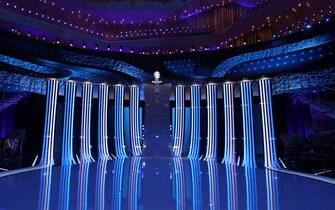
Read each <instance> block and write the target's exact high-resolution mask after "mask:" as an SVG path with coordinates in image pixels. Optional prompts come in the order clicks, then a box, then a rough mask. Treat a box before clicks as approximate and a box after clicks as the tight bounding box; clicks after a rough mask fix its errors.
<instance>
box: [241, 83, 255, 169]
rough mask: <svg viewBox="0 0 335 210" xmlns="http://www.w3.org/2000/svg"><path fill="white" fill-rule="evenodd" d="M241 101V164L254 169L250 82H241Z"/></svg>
mask: <svg viewBox="0 0 335 210" xmlns="http://www.w3.org/2000/svg"><path fill="white" fill-rule="evenodd" d="M241 101H242V104H241V106H242V119H243V145H244V153H243V163H242V166H245V167H252V168H254V167H256V158H255V143H254V142H255V141H254V123H253V114H252V86H251V81H249V80H245V81H242V82H241Z"/></svg>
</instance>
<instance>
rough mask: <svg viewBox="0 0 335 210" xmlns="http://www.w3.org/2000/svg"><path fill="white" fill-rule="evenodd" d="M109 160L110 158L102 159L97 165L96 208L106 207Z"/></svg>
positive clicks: (102, 208)
mask: <svg viewBox="0 0 335 210" xmlns="http://www.w3.org/2000/svg"><path fill="white" fill-rule="evenodd" d="M107 161H108V159H100V160H99V161H98V166H97V173H96V174H97V175H96V188H95V196H96V199H95V200H96V203H95V209H99V210H104V209H105V205H106V204H105V191H106V174H107V170H106V169H107Z"/></svg>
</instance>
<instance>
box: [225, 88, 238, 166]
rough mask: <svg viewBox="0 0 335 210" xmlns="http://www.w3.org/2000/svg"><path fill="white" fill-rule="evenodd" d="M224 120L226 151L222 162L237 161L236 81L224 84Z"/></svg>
mask: <svg viewBox="0 0 335 210" xmlns="http://www.w3.org/2000/svg"><path fill="white" fill-rule="evenodd" d="M223 103H224V122H225V130H224V131H225V139H224V141H225V148H224V149H225V151H224V157H223V160H222V162H223V163H227V164H235V163H236V155H235V140H236V138H235V125H234V124H235V123H234V83H232V82H225V83H224V84H223Z"/></svg>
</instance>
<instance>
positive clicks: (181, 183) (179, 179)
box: [173, 157, 186, 210]
mask: <svg viewBox="0 0 335 210" xmlns="http://www.w3.org/2000/svg"><path fill="white" fill-rule="evenodd" d="M183 166H184V165H183V160H182V159H181V158H180V157H176V158H173V174H174V176H173V177H174V179H173V180H174V185H175V188H174V189H175V190H176V192H175V195H176V210H184V209H186V208H185V203H186V202H185V201H186V196H185V191H186V190H185V177H184V167H183Z"/></svg>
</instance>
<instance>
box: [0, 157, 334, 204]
mask: <svg viewBox="0 0 335 210" xmlns="http://www.w3.org/2000/svg"><path fill="white" fill-rule="evenodd" d="M0 195H1V196H0V209H1V210H22V209H25V210H27V209H38V210H42V209H43V210H49V209H50V210H54V209H57V210H59V209H64V210H67V209H70V210H73V209H80V210H84V209H85V210H91V209H95V210H98V209H99V210H102V209H106V210H107V209H115V210H126V209H134V210H135V209H138V210H146V209H150V210H151V209H152V210H156V209H162V210H163V209H164V210H165V209H166V210H172V209H185V210H187V209H195V210H197V209H230V210H237V209H246V210H259V209H268V210H279V209H280V210H284V209H285V210H286V209H292V210H297V209H304V210H308V209H318V210H327V209H334V206H335V199H334V195H335V185H333V184H329V183H326V182H322V181H318V180H314V179H310V178H304V177H301V176H297V175H290V174H286V173H281V172H274V171H270V170H264V169H253V168H243V167H238V166H232V165H225V164H221V163H219V162H217V161H201V160H198V159H194V160H190V159H179V158H126V159H117V160H109V161H97V162H95V163H84V164H78V165H72V166H62V167H50V168H45V169H38V170H33V171H27V172H22V173H17V174H14V175H9V176H4V177H1V178H0Z"/></svg>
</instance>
